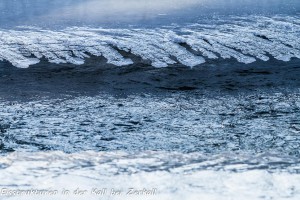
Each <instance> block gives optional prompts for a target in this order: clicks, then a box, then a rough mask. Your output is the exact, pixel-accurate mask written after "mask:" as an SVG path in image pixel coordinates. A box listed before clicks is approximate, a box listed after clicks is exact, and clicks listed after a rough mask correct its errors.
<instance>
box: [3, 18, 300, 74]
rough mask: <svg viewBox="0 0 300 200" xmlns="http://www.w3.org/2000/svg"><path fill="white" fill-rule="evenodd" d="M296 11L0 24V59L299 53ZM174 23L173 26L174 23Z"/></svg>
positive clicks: (184, 58)
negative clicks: (217, 21) (139, 22)
mask: <svg viewBox="0 0 300 200" xmlns="http://www.w3.org/2000/svg"><path fill="white" fill-rule="evenodd" d="M298 22H299V19H298V18H297V17H287V16H286V17H284V16H281V17H279V16H276V17H263V16H250V17H247V18H243V17H238V18H237V17H236V18H234V17H232V18H230V19H228V20H224V21H223V22H222V23H223V24H222V25H218V26H217V25H214V24H211V25H207V24H191V25H186V26H182V27H179V28H178V27H164V28H159V29H103V28H87V27H71V28H66V29H63V30H60V31H58V30H56V31H53V30H41V29H39V28H37V27H25V28H24V27H19V29H16V30H5V29H2V30H0V47H1V48H0V61H2V60H7V61H9V62H11V63H12V64H13V65H14V66H16V67H22V68H26V67H29V66H30V65H33V64H36V63H38V62H39V60H40V59H41V58H45V59H47V60H48V61H49V62H51V63H56V64H59V63H72V64H75V65H81V64H83V63H84V61H85V59H86V58H88V57H90V55H93V56H103V57H104V58H106V59H107V63H110V64H113V65H116V66H125V65H130V64H133V61H132V60H131V59H130V58H126V56H125V57H124V55H122V54H123V53H121V52H124V51H125V52H127V55H129V54H133V55H135V56H139V57H141V58H142V59H143V60H148V61H150V62H151V64H152V66H154V67H167V66H169V65H172V64H175V63H180V64H182V65H186V66H189V67H194V66H197V65H200V64H202V63H205V58H206V59H208V60H209V59H218V58H223V59H230V58H234V59H236V60H237V61H238V62H241V63H245V64H248V63H252V62H255V61H256V60H257V59H259V60H262V61H268V60H269V59H270V57H273V58H275V59H278V60H282V61H289V60H290V59H291V58H300V39H299V38H300V37H299V36H300V34H299V33H300V25H299V23H298ZM175 28H176V29H175Z"/></svg>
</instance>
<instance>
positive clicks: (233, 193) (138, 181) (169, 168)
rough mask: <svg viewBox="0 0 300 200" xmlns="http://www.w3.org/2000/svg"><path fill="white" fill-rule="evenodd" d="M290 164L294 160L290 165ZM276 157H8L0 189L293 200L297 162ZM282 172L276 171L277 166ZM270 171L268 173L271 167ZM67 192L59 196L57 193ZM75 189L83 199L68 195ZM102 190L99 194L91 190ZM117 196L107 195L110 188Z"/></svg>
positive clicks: (0, 165) (298, 192)
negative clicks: (137, 191)
mask: <svg viewBox="0 0 300 200" xmlns="http://www.w3.org/2000/svg"><path fill="white" fill-rule="evenodd" d="M293 161H294V162H293ZM293 161H292V160H289V158H288V157H282V158H280V157H278V156H276V155H263V154H261V155H257V156H249V155H247V154H240V155H236V154H228V155H226V154H220V155H215V156H213V157H208V156H205V155H202V154H198V153H192V154H182V153H176V152H173V153H167V152H161V151H156V152H151V151H150V152H140V153H124V152H122V151H120V152H102V153H96V152H80V153H74V154H64V153H62V152H37V153H22V152H19V153H12V154H9V155H8V156H7V157H5V158H0V172H1V173H0V179H1V183H0V188H6V189H20V190H26V189H29V190H30V189H40V190H43V189H44V190H45V189H48V190H58V191H59V193H58V194H57V195H55V196H49V195H48V196H35V195H31V196H26V195H23V196H20V195H19V196H10V198H8V197H9V196H6V195H2V196H0V198H1V197H2V198H5V199H18V200H23V199H40V198H42V199H70V198H72V199H87V198H89V199H153V200H154V199H164V200H174V199H175V200H176V199H178V200H181V199H189V200H199V199H205V200H220V199H221V200H223V199H224V200H225V199H233V200H240V199H246V200H253V199H295V200H296V199H299V197H300V185H299V183H300V175H299V173H298V172H299V169H300V168H299V167H300V166H299V164H297V163H295V160H293ZM281 165H282V166H284V168H280V166H281ZM272 167H273V169H272ZM63 188H65V189H68V190H70V191H71V194H70V195H67V197H66V196H65V195H61V193H60V192H61V191H62V189H63ZM77 188H80V189H81V190H87V193H86V194H85V195H74V193H73V191H75V190H76V189H77ZM95 188H96V189H98V190H101V189H103V188H107V191H108V192H107V193H106V194H104V195H100V196H99V195H95V194H92V193H91V191H93V190H94V189H95ZM112 188H113V189H118V190H121V191H122V193H121V195H117V196H112V195H109V192H110V190H111V189H112ZM129 188H135V189H140V190H142V189H143V188H147V189H153V188H155V189H156V193H155V195H126V193H127V191H128V189H129Z"/></svg>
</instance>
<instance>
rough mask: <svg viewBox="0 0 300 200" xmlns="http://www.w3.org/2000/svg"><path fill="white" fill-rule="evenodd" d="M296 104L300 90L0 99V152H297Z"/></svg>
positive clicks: (299, 108)
mask: <svg viewBox="0 0 300 200" xmlns="http://www.w3.org/2000/svg"><path fill="white" fill-rule="evenodd" d="M299 102H300V95H299V92H295V93H292V94H283V93H277V94H263V93H262V94H259V95H238V96H221V95H220V96H219V95H213V96H212V97H209V96H206V95H203V96H202V95H195V96H190V95H189V96H186V95H185V93H183V94H174V95H170V96H166V97H160V96H159V97H155V96H154V97H153V96H151V95H146V96H144V97H140V96H138V95H132V96H129V97H127V98H118V97H113V96H110V95H99V96H96V97H78V98H74V99H69V100H61V99H57V100H55V99H52V100H41V101H32V102H24V103H22V102H21V103H20V102H19V103H18V102H15V103H13V102H11V103H10V102H7V101H3V102H0V110H1V112H0V125H1V127H0V128H1V133H0V146H1V147H2V148H1V149H2V150H3V151H5V150H7V151H11V150H17V151H18V150H19V151H23V150H29V151H41V150H59V151H65V152H69V153H72V152H78V151H86V150H94V151H114V150H124V151H129V152H133V151H141V150H164V151H181V152H202V153H217V152H227V151H234V152H240V151H241V152H244V151H250V152H253V153H259V152H266V151H267V152H269V151H271V152H278V153H281V154H284V155H294V156H299V155H300V148H299V147H300V143H299V141H300V135H299V131H300V112H299V111H300V104H299Z"/></svg>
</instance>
